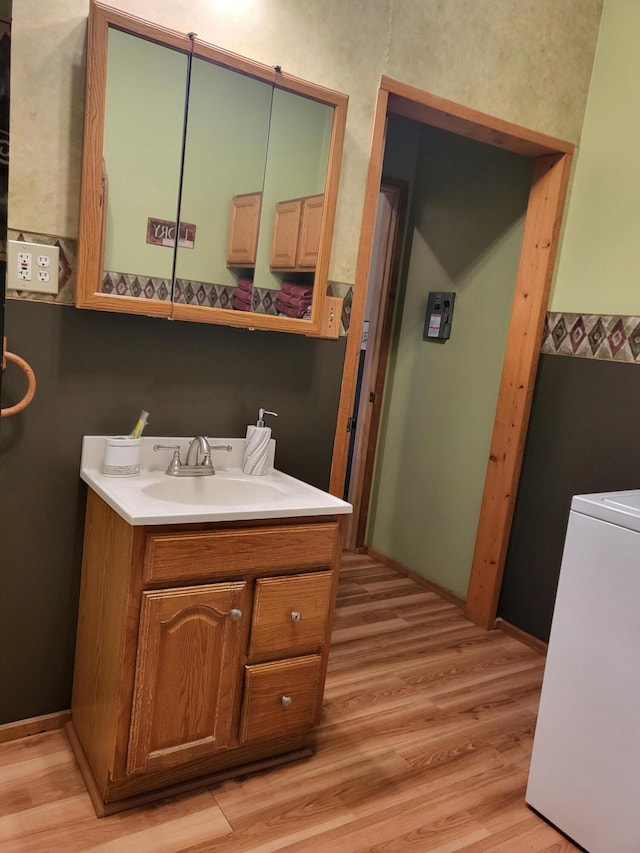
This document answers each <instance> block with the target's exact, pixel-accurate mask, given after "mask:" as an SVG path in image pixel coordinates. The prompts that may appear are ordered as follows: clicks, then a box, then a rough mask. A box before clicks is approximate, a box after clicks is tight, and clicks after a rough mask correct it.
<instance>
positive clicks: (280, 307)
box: [276, 299, 311, 320]
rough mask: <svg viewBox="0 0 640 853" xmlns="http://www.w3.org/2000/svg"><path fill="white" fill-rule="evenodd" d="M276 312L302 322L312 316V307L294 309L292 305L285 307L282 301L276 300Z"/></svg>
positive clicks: (305, 306)
mask: <svg viewBox="0 0 640 853" xmlns="http://www.w3.org/2000/svg"><path fill="white" fill-rule="evenodd" d="M276 311H277V312H278V313H279V314H284V315H285V316H286V317H294V318H296V319H298V320H302V319H303V318H305V317H307V316H309V315H310V314H311V305H304V306H303V305H301V306H299V307H298V308H292V307H291V306H290V305H285V304H284V302H281V301H280V299H276Z"/></svg>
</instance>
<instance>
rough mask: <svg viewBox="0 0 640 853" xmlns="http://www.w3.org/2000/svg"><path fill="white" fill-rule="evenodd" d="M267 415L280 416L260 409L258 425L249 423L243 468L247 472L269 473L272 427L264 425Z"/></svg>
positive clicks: (255, 473)
mask: <svg viewBox="0 0 640 853" xmlns="http://www.w3.org/2000/svg"><path fill="white" fill-rule="evenodd" d="M265 415H273V416H274V417H276V418H277V417H278V415H277V413H276V412H268V411H267V410H266V409H259V410H258V420H257V422H256V425H255V426H253V424H249V426H248V427H247V438H246V440H245V443H244V456H243V457H242V470H243V471H244V473H245V474H254V475H258V476H260V475H262V474H266V473H267V464H268V457H269V441H270V440H271V427H267V426H265V425H264V416H265Z"/></svg>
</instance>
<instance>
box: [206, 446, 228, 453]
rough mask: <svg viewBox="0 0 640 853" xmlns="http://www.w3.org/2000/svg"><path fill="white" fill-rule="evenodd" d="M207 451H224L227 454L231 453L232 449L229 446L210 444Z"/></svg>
mask: <svg viewBox="0 0 640 853" xmlns="http://www.w3.org/2000/svg"><path fill="white" fill-rule="evenodd" d="M209 450H226V451H227V453H231V451H232V450H233V448H232V446H231V445H230V444H211V445H210V446H209Z"/></svg>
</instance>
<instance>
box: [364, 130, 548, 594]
mask: <svg viewBox="0 0 640 853" xmlns="http://www.w3.org/2000/svg"><path fill="white" fill-rule="evenodd" d="M396 132H398V129H397V126H396V125H395V124H394V123H393V120H392V121H391V122H390V125H389V131H388V136H387V148H388V149H389V148H390V149H392V150H393V148H394V145H395V135H396ZM399 132H400V134H401V136H400V139H399V143H400V144H404V137H405V136H406V135H407V134H406V129H405V128H400V131H399ZM420 137H421V138H420V145H419V148H418V153H417V166H416V178H415V184H414V201H413V206H412V207H413V210H412V215H411V217H410V220H409V239H410V247H409V248H408V251H409V252H410V261H409V267H408V273H407V279H406V285H405V286H404V288H403V290H402V291H401V296H400V299H399V308H398V312H397V313H398V316H397V317H396V323H395V326H396V328H395V331H394V340H393V345H392V349H391V357H390V363H389V367H388V373H387V382H386V386H385V397H384V402H383V418H382V424H381V431H380V436H379V441H378V449H377V455H376V471H375V478H374V486H373V491H372V502H371V506H370V514H369V527H368V531H367V538H366V541H367V544H368V545H370V546H372V547H373V548H375V549H376V550H377V551H379V552H381V553H382V554H385V555H386V556H388V557H392V558H393V559H395V560H397V561H399V562H400V563H402V564H403V565H405V566H407V567H408V568H410V569H412V570H413V571H415V572H418V573H419V574H421V575H424V576H425V577H427V578H429V580H431V581H433V582H434V583H437V584H439V585H440V586H442V587H444V588H446V589H450V590H452V591H453V592H454V593H456V594H457V595H458V596H460V597H465V595H466V591H467V584H468V579H469V572H470V569H471V559H472V556H473V547H474V542H475V535H476V528H477V524H478V516H479V512H480V505H481V502H482V490H483V486H484V478H485V473H486V467H487V458H488V455H489V446H490V441H491V432H492V429H493V421H494V417H495V408H496V402H497V397H498V387H499V382H500V374H501V371H502V362H503V358H504V347H505V342H506V335H507V329H508V326H509V318H510V313H511V301H512V296H513V290H514V286H515V279H516V270H517V265H518V259H519V255H520V246H521V242H522V230H523V226H524V214H525V210H526V204H527V198H528V195H529V188H530V185H531V173H532V168H533V165H532V161H530V160H528V159H527V158H524V157H518V156H516V155H514V154H509V153H507V152H504V151H499V150H498V149H494V148H490V147H489V146H485V145H480V144H479V143H475V142H472V141H471V140H467V139H463V138H461V137H455V136H451V135H450V134H447V133H443V132H441V131H437V130H435V129H433V128H427V127H424V128H423V129H422V130H421V132H420ZM432 290H453V291H455V293H456V302H455V311H454V316H453V326H452V333H451V338H450V340H448V341H447V342H446V343H435V342H426V341H423V339H422V334H423V326H424V318H425V309H426V305H427V294H428V292H429V291H432Z"/></svg>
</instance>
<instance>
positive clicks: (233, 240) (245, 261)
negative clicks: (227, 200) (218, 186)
mask: <svg viewBox="0 0 640 853" xmlns="http://www.w3.org/2000/svg"><path fill="white" fill-rule="evenodd" d="M261 204H262V193H245V194H244V195H234V197H233V198H232V199H231V218H230V220H229V236H228V238H227V266H228V267H244V268H250V267H255V265H256V249H257V248H258V228H259V227H260V206H261Z"/></svg>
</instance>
